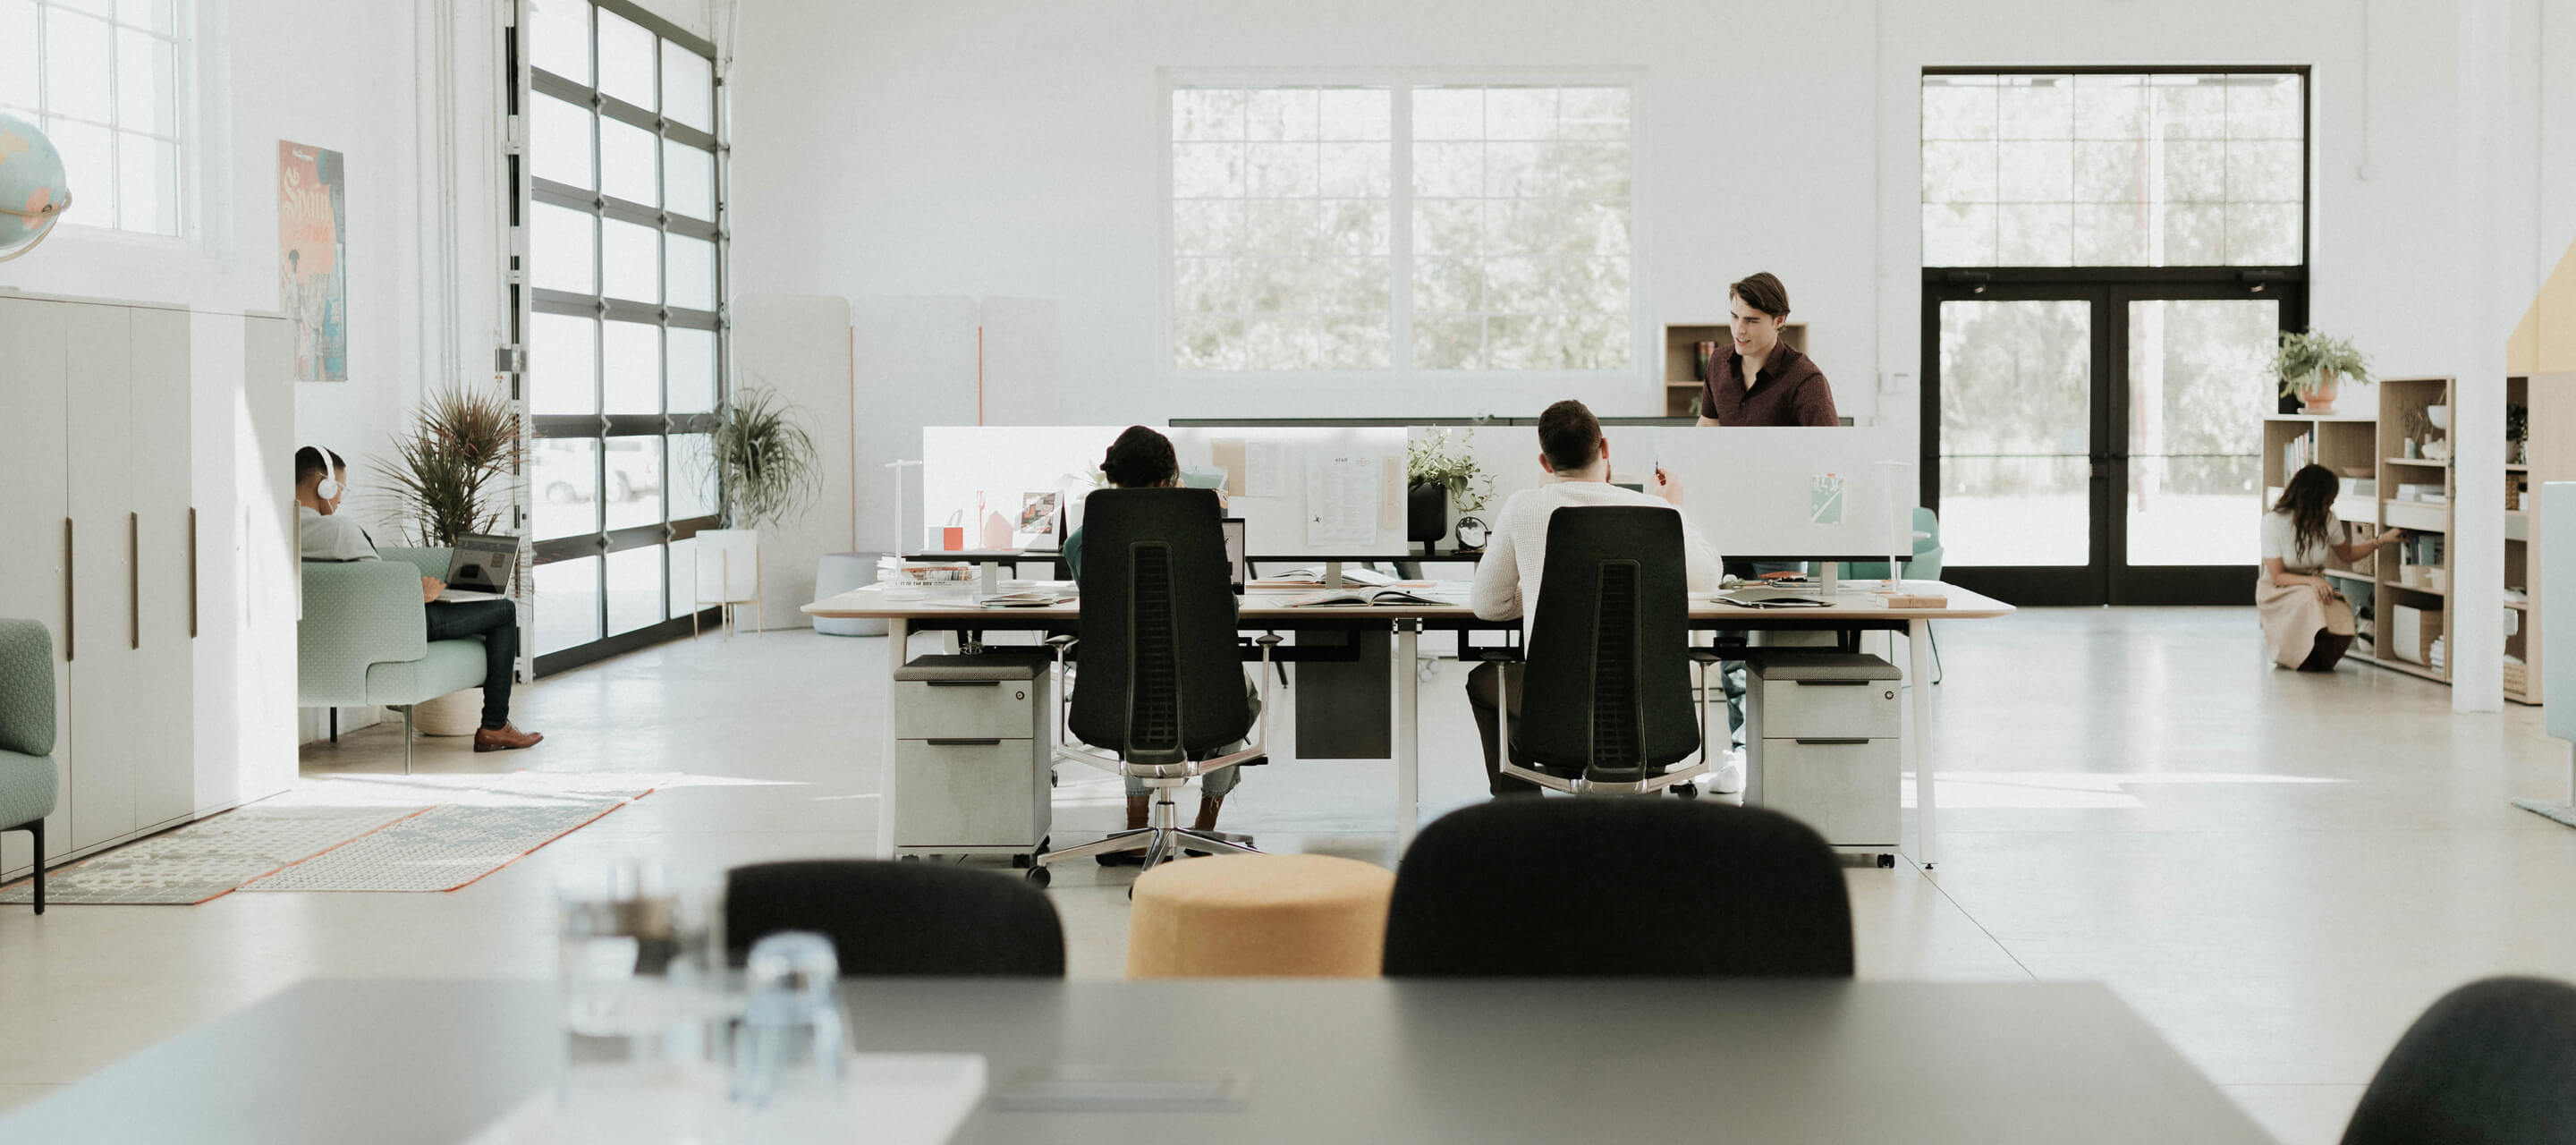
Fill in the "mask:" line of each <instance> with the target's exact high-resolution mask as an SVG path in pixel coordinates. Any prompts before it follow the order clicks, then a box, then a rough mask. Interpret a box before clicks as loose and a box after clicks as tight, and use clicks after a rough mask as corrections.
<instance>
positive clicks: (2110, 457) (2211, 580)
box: [1919, 267, 2308, 605]
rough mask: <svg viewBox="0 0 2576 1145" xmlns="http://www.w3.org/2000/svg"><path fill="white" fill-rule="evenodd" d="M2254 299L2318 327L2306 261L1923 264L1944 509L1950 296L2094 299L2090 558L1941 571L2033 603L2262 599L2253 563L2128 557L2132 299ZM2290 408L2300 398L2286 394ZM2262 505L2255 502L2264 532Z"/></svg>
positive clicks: (1927, 360)
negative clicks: (1944, 329)
mask: <svg viewBox="0 0 2576 1145" xmlns="http://www.w3.org/2000/svg"><path fill="white" fill-rule="evenodd" d="M2194 299H2247V300H2265V299H2269V300H2274V301H2277V302H2278V303H2279V304H2280V324H2281V329H2283V330H2304V329H2306V328H2307V324H2308V303H2307V276H2306V273H2305V271H2304V269H2303V268H2298V267H2259V268H2234V267H2223V268H2221V267H2209V268H2200V267H2194V268H2157V267H2134V268H2132V267H2118V268H2112V267H2072V268H2044V269H2043V268H2033V269H1995V270H1947V269H1930V270H1926V271H1924V272H1923V359H1922V369H1923V386H1922V402H1923V407H1922V419H1921V426H1922V458H1921V460H1922V467H1921V469H1920V470H1919V472H1920V473H1921V475H1922V477H1921V482H1922V489H1921V495H1922V502H1923V504H1924V505H1925V506H1927V507H1929V508H1931V509H1932V511H1933V512H1935V513H1938V512H1940V509H1941V304H1942V303H1944V302H1960V301H1978V302H2025V301H2028V302H2038V301H2049V302H2057V301H2080V302H2085V303H2088V304H2089V305H2090V306H2091V312H2092V313H2091V319H2092V320H2091V342H2092V345H2091V354H2090V356H2089V358H2090V363H2091V369H2092V379H2091V387H2090V389H2091V393H2092V399H2091V400H2092V409H2091V411H2090V422H2091V430H2092V433H2091V437H2092V446H2091V456H2090V458H2089V461H2090V463H2091V470H2092V472H2091V480H2090V481H2089V482H2088V496H2087V498H2086V502H2087V505H2088V507H2089V515H2090V517H2091V524H2090V526H2089V529H2088V533H2089V536H2088V537H2087V546H2086V551H2087V554H2088V560H2087V563H2086V564H2084V565H2081V566H2075V565H2064V566H2046V565H2041V566H2004V565H1958V564H1945V565H1944V567H1943V569H1942V578H1943V579H1945V580H1948V581H1950V582H1951V583H1953V584H1957V585H1959V586H1960V587H1962V588H1968V589H1973V590H1975V591H1977V592H1981V593H1984V594H1986V595H1988V596H1992V597H1995V598H1997V599H1999V600H2008V601H2011V602H2013V603H2015V604H2026V605H2101V604H2213V605H2242V604H2251V603H2253V600H2254V566H2252V565H2147V566H2133V565H2129V564H2128V563H2126V553H2127V552H2128V524H2129V522H2128V514H2127V513H2126V512H2125V511H2124V506H2125V505H2126V504H2127V499H2128V494H2129V445H2130V443H2129V303H2131V302H2133V301H2151V300H2194ZM2280 408H2281V410H2282V412H2285V413H2287V412H2292V410H2293V409H2294V408H2295V403H2294V402H2293V401H2292V400H2291V399H2288V398H2283V399H2281V407H2280ZM2258 512H2259V510H2258V509H2256V508H2255V507H2254V505H2253V504H2252V502H2251V501H2249V502H2248V504H2247V513H2246V524H2245V527H2246V528H2247V529H2249V530H2251V529H2252V528H2254V518H2255V515H2256V513H2258Z"/></svg>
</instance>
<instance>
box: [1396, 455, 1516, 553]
mask: <svg viewBox="0 0 2576 1145" xmlns="http://www.w3.org/2000/svg"><path fill="white" fill-rule="evenodd" d="M1475 440H1476V430H1475V428H1474V427H1473V426H1470V427H1468V430H1467V432H1466V434H1465V435H1464V436H1463V437H1461V438H1459V439H1458V440H1456V441H1452V440H1450V436H1449V429H1448V427H1446V426H1442V427H1439V428H1435V429H1433V430H1431V431H1430V432H1429V433H1428V434H1426V435H1424V436H1422V437H1420V438H1417V439H1415V440H1413V441H1409V442H1407V443H1405V447H1404V476H1405V479H1406V480H1407V481H1408V482H1409V483H1411V486H1412V490H1411V492H1412V500H1411V501H1410V502H1409V503H1408V505H1407V516H1408V517H1409V518H1412V517H1420V518H1422V520H1421V522H1420V523H1419V524H1417V525H1415V526H1414V527H1412V528H1410V529H1409V535H1410V536H1411V538H1412V539H1414V540H1418V541H1423V542H1425V543H1426V544H1427V545H1430V546H1432V547H1434V548H1436V547H1437V546H1438V544H1439V541H1440V538H1442V537H1445V536H1448V535H1449V530H1450V527H1451V526H1452V525H1453V524H1455V523H1456V519H1457V518H1458V517H1459V516H1461V515H1464V514H1469V513H1475V512H1478V511H1480V510H1482V509H1483V508H1484V507H1485V504H1486V502H1487V501H1489V500H1491V499H1492V497H1493V493H1494V479H1493V477H1491V476H1490V475H1487V474H1485V473H1483V472H1481V471H1479V470H1478V469H1477V468H1476V458H1475V455H1474V454H1473V453H1471V452H1469V450H1468V448H1467V447H1468V445H1469V444H1471V443H1472V442H1474V441H1475ZM1433 521H1437V522H1438V524H1437V526H1436V528H1437V529H1438V531H1437V532H1433V531H1432V529H1433V528H1434V527H1435V526H1433V525H1432V524H1431V522H1433Z"/></svg>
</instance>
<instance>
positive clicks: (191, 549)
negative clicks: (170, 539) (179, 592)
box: [188, 505, 197, 640]
mask: <svg viewBox="0 0 2576 1145" xmlns="http://www.w3.org/2000/svg"><path fill="white" fill-rule="evenodd" d="M196 638H197V507H196V506H194V505H190V506H188V639H190V640H194V639H196Z"/></svg>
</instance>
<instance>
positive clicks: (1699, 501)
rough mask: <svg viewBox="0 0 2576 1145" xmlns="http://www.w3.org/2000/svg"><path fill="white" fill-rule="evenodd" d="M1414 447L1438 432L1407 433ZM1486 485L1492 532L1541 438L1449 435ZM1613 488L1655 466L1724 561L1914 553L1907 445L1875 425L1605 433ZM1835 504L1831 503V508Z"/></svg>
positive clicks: (1529, 431)
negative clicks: (1490, 486)
mask: <svg viewBox="0 0 2576 1145" xmlns="http://www.w3.org/2000/svg"><path fill="white" fill-rule="evenodd" d="M1409 432H1410V433H1411V434H1412V435H1413V436H1414V437H1416V438H1422V437H1425V436H1428V435H1429V434H1431V433H1433V432H1435V431H1434V430H1431V429H1427V428H1424V427H1419V426H1417V427H1414V428H1413V429H1412V430H1410V431H1409ZM1449 433H1450V440H1451V443H1452V448H1453V449H1455V448H1461V447H1463V448H1464V449H1465V450H1466V452H1468V453H1469V454H1470V455H1471V456H1473V457H1474V458H1475V459H1476V465H1477V468H1478V470H1479V471H1480V472H1482V473H1483V474H1485V475H1487V476H1490V477H1492V478H1493V481H1494V492H1493V497H1492V500H1491V502H1490V503H1489V504H1488V505H1487V507H1486V509H1485V511H1484V513H1483V516H1484V518H1485V520H1486V522H1487V523H1488V524H1491V523H1492V522H1493V521H1494V519H1495V516H1496V515H1497V514H1499V513H1501V511H1502V507H1503V503H1504V502H1505V501H1507V500H1509V499H1510V497H1511V495H1512V494H1514V493H1517V492H1519V491H1521V490H1524V489H1531V488H1536V487H1537V486H1538V485H1539V484H1541V483H1542V482H1545V481H1546V480H1548V477H1547V474H1546V471H1545V470H1544V469H1543V468H1542V467H1541V466H1540V464H1539V459H1538V456H1539V447H1538V430H1537V429H1536V428H1534V427H1531V426H1525V425H1483V426H1477V427H1474V430H1473V432H1472V433H1470V431H1469V429H1468V428H1467V427H1464V426H1456V427H1451V428H1450V430H1449ZM1602 436H1603V437H1604V438H1605V439H1607V440H1608V441H1609V443H1610V469H1611V479H1612V480H1614V481H1619V482H1625V483H1631V484H1638V485H1646V484H1647V483H1648V482H1650V481H1651V480H1652V476H1653V474H1654V471H1655V468H1656V467H1657V466H1658V465H1660V466H1662V467H1663V468H1664V469H1665V470H1666V471H1667V472H1669V473H1671V474H1672V475H1673V477H1674V478H1675V479H1677V480H1679V481H1680V482H1681V483H1682V493H1683V497H1682V502H1683V503H1682V511H1683V512H1684V513H1686V514H1688V515H1689V516H1690V518H1691V520H1692V521H1694V522H1696V523H1698V525H1699V527H1700V529H1701V531H1702V532H1705V533H1706V534H1708V538H1709V543H1711V544H1713V545H1715V546H1717V551H1718V552H1720V553H1723V554H1725V555H1726V556H1727V557H1728V558H1730V559H1734V558H1744V557H1779V558H1822V557H1834V558H1840V559H1853V560H1859V559H1871V558H1875V559H1878V560H1886V559H1887V558H1888V557H1889V556H1890V555H1891V554H1893V555H1897V556H1900V557H1901V556H1902V555H1903V554H1906V553H1910V552H1912V551H1913V547H1914V543H1913V539H1912V521H1913V512H1914V504H1915V501H1916V496H1915V488H1916V486H1915V478H1914V469H1915V464H1916V462H1915V456H1914V450H1913V449H1912V447H1911V446H1912V443H1911V442H1909V441H1907V440H1905V439H1903V438H1902V437H1901V436H1900V435H1898V434H1896V433H1893V432H1891V431H1888V430H1885V429H1880V428H1874V427H1853V426H1842V427H1794V428H1731V427H1726V428H1722V427H1714V426H1713V427H1708V428H1696V427H1690V428H1678V427H1654V426H1622V425H1613V426H1604V427H1603V428H1602ZM1837 495H1838V497H1839V504H1836V503H1835V498H1836V496H1837Z"/></svg>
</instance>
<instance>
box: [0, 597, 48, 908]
mask: <svg viewBox="0 0 2576 1145" xmlns="http://www.w3.org/2000/svg"><path fill="white" fill-rule="evenodd" d="M54 797H55V781H54V638H53V636H52V635H51V634H50V633H47V632H46V631H45V626H44V625H42V624H39V623H37V622H36V621H33V620H0V832H8V831H26V832H30V833H32V834H34V835H35V837H36V913H37V914H43V913H45V816H47V815H51V814H53V813H54Z"/></svg>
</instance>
